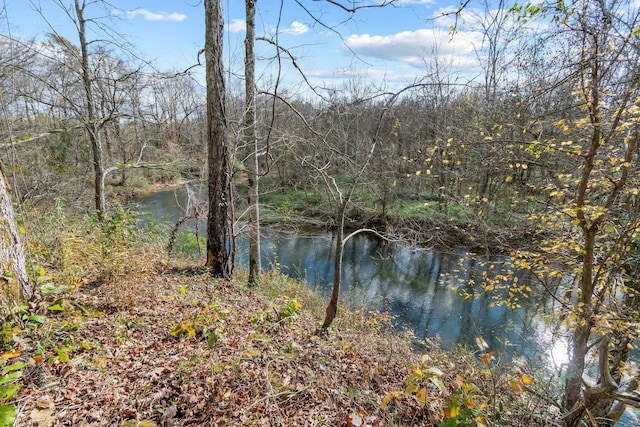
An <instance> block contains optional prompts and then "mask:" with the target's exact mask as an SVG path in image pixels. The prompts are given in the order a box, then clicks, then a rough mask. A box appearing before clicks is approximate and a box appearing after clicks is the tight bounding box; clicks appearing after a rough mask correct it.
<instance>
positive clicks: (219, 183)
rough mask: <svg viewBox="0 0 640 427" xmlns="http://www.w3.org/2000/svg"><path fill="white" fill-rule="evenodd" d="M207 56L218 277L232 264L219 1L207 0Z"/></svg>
mask: <svg viewBox="0 0 640 427" xmlns="http://www.w3.org/2000/svg"><path fill="white" fill-rule="evenodd" d="M204 9H205V58H206V74H207V76H206V81H207V148H208V155H207V160H208V170H209V183H208V196H209V213H208V217H207V261H206V266H207V267H208V268H209V270H210V271H211V274H212V275H213V276H215V277H220V278H228V277H230V275H231V272H230V266H229V249H228V246H227V245H228V244H229V235H230V230H229V218H228V217H227V211H228V207H229V188H228V185H229V184H228V181H229V179H228V177H229V171H228V169H227V168H228V166H227V162H228V159H227V150H228V147H227V136H226V134H225V131H226V127H227V118H226V115H225V84H224V82H225V80H224V69H223V64H222V36H223V29H224V16H223V15H222V6H221V4H220V0H205V1H204Z"/></svg>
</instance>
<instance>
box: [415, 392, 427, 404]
mask: <svg viewBox="0 0 640 427" xmlns="http://www.w3.org/2000/svg"><path fill="white" fill-rule="evenodd" d="M416 398H417V399H418V403H419V404H420V408H424V407H425V405H426V404H427V389H426V388H421V389H420V390H418V392H417V393H416Z"/></svg>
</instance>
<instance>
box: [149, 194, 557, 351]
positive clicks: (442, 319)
mask: <svg viewBox="0 0 640 427" xmlns="http://www.w3.org/2000/svg"><path fill="white" fill-rule="evenodd" d="M139 203H140V206H141V210H143V211H147V212H148V213H149V215H150V216H151V217H153V218H156V219H160V220H162V221H165V222H166V223H167V224H173V223H175V222H176V221H177V220H178V218H179V217H180V216H181V215H182V212H181V210H180V209H179V208H178V207H177V206H183V207H184V206H186V204H187V202H186V200H185V195H184V192H177V193H174V192H173V191H167V192H162V193H157V194H154V195H152V196H150V197H147V198H144V199H142V200H140V201H139ZM332 239H333V237H332V235H331V234H330V233H322V232H316V233H313V234H305V233H300V232H296V233H295V234H294V233H287V232H283V231H277V230H273V229H264V228H263V236H262V256H263V266H264V267H265V268H271V267H273V268H275V267H276V266H277V267H278V268H279V269H280V270H281V271H283V272H285V273H286V274H288V275H290V276H293V277H295V278H298V279H303V280H305V281H306V282H307V283H308V284H309V286H310V287H312V288H314V289H316V290H318V291H319V292H322V293H326V294H328V293H329V291H330V288H331V281H332V278H333V253H334V252H333V251H334V249H333V248H334V242H333V241H332ZM237 247H238V254H237V259H238V262H240V263H241V264H245V265H246V263H247V257H248V255H247V252H248V251H247V249H246V248H247V241H246V237H243V236H241V237H239V238H238V240H237ZM343 260H344V261H343V276H342V277H343V279H342V280H343V286H342V290H341V291H342V292H341V298H342V301H343V303H344V302H353V303H358V304H362V303H364V304H367V305H372V306H376V307H379V308H382V309H388V310H389V311H390V312H391V314H393V315H394V316H395V317H396V325H397V326H398V327H406V328H411V329H412V330H413V331H414V332H415V334H416V336H418V337H419V338H435V337H439V339H440V343H441V345H442V347H444V348H451V347H452V346H454V345H455V344H464V345H469V346H473V345H474V342H475V338H476V337H477V336H482V337H484V338H485V340H486V341H487V342H488V343H489V345H490V346H491V348H492V349H495V350H496V351H497V352H498V353H499V354H502V355H503V356H504V357H507V358H509V357H511V356H512V355H514V354H521V355H525V356H527V357H528V358H530V359H532V360H537V359H539V358H540V357H542V356H545V355H546V356H554V359H555V360H554V361H555V363H556V364H558V363H562V362H563V361H565V360H564V359H566V353H564V351H566V350H560V351H559V352H558V353H557V354H555V355H553V354H552V353H551V352H550V351H549V349H550V348H559V349H562V346H559V347H558V346H555V347H554V346H553V345H551V339H550V338H551V337H550V336H549V333H548V331H546V330H545V328H544V327H543V326H542V324H541V321H540V316H539V314H538V310H537V308H536V307H540V306H544V305H545V302H544V301H543V300H541V299H536V298H532V299H531V300H529V301H526V302H524V303H523V307H522V308H520V309H518V310H512V309H509V308H506V307H505V306H499V305H497V306H496V305H494V304H492V303H493V300H492V299H491V297H490V296H489V295H486V294H485V295H483V296H482V297H478V298H468V299H465V298H463V297H461V296H460V291H459V290H458V289H457V288H458V287H459V286H460V284H461V283H469V281H470V279H474V281H475V283H481V278H482V273H483V271H484V269H486V268H487V267H486V264H487V263H486V262H484V261H486V260H482V259H479V258H477V257H474V256H472V255H471V254H469V253H467V252H465V251H458V252H455V253H449V252H440V251H435V250H424V249H416V248H408V247H403V246H402V245H397V244H388V243H386V242H384V241H383V240H381V239H379V238H377V237H375V236H371V235H367V234H359V235H356V236H355V237H353V238H352V239H350V240H349V241H348V242H347V244H346V246H345V250H344V258H343ZM502 261H504V260H503V259H492V262H493V264H495V265H496V266H497V267H496V268H497V269H499V268H501V267H500V266H503V267H502V268H508V267H504V264H503V263H502ZM492 273H493V274H497V273H500V271H499V270H493V271H492ZM516 275H517V276H518V277H519V281H520V282H521V283H522V282H524V281H526V279H527V278H526V277H525V276H524V275H523V274H522V273H520V274H516ZM540 304H541V305H540ZM554 341H556V342H558V340H557V339H556V340H554Z"/></svg>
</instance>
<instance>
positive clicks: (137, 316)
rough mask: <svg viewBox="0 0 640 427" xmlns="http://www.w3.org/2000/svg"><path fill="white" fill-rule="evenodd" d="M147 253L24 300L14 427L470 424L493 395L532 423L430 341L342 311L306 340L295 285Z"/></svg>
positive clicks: (307, 321) (308, 310)
mask: <svg viewBox="0 0 640 427" xmlns="http://www.w3.org/2000/svg"><path fill="white" fill-rule="evenodd" d="M160 252H161V251H160V250H159V249H158V248H157V247H154V246H149V245H147V246H141V247H137V248H134V249H132V250H131V252H130V253H128V254H127V259H128V260H129V261H130V262H129V263H128V264H127V270H126V271H125V272H124V274H120V275H118V277H114V278H111V279H110V280H106V281H92V282H89V283H85V284H84V285H83V286H81V287H79V288H77V289H75V290H74V291H69V290H66V291H65V292H64V293H59V294H55V293H53V294H52V295H49V296H47V297H46V298H44V300H43V301H40V302H39V303H37V304H32V306H31V308H30V312H29V313H28V314H25V316H23V319H25V320H24V323H23V327H22V329H21V330H16V329H15V328H14V338H13V339H14V349H13V351H9V352H6V353H5V354H4V355H3V357H4V358H7V359H10V360H11V361H12V362H13V361H23V362H25V363H26V366H25V367H24V368H23V369H22V377H21V379H20V381H21V384H22V388H21V390H20V392H19V393H18V394H17V396H16V398H15V400H14V404H15V406H16V409H17V411H18V419H17V422H16V424H15V425H19V426H39V427H50V426H74V427H76V426H78V427H80V426H122V427H133V426H139V427H143V426H144V427H153V426H235V425H259V426H312V425H318V426H320V425H322V426H392V425H437V424H440V423H443V422H445V421H446V419H447V418H446V417H445V414H447V415H453V416H454V418H450V420H454V419H456V420H457V419H460V420H462V419H463V418H461V417H463V416H464V417H466V418H465V419H466V420H467V421H469V422H474V424H473V425H476V424H475V421H473V420H478V422H481V421H482V420H483V419H484V418H483V416H484V415H483V412H482V411H483V409H482V408H486V407H487V403H488V402H489V401H490V400H491V399H492V397H491V396H493V400H491V402H493V405H494V406H495V404H496V402H497V400H496V399H495V396H496V393H499V394H500V396H501V399H502V400H501V401H500V408H501V409H500V410H501V414H500V415H501V417H503V419H512V420H514V421H515V420H516V419H518V418H520V415H521V414H520V415H518V414H516V413H515V412H518V413H521V412H522V411H523V408H524V411H525V412H527V413H528V414H531V411H532V408H531V407H530V404H522V401H520V402H518V397H517V396H516V397H514V396H515V395H514V393H513V389H512V388H510V387H508V386H506V384H507V382H506V381H502V382H501V384H502V385H501V386H500V385H498V386H496V383H497V382H496V381H495V380H496V378H497V377H495V375H496V373H497V372H498V371H499V370H493V371H491V369H486V368H487V366H484V368H483V365H482V364H481V363H477V362H478V361H479V358H478V357H477V356H476V355H473V354H471V353H467V352H464V351H462V350H460V352H456V353H455V354H454V355H451V354H447V353H445V352H442V351H440V350H439V348H438V346H437V344H435V343H425V342H423V343H422V344H423V346H424V345H427V346H428V348H425V347H423V351H426V353H424V354H421V353H420V352H418V351H417V349H416V347H415V340H414V338H413V337H412V336H411V335H409V334H406V333H398V332H397V331H393V330H392V326H391V323H392V322H391V319H390V317H389V315H388V313H380V312H378V311H376V310H365V309H360V310H358V309H355V308H354V309H348V308H345V309H341V310H340V311H339V312H338V318H337V319H336V321H335V323H334V326H332V328H331V329H330V330H329V331H328V333H326V334H318V333H317V328H318V325H319V324H320V321H321V319H322V314H323V313H322V310H323V308H322V306H323V301H322V299H320V298H319V297H318V296H317V295H314V294H312V293H311V292H310V291H309V290H308V289H307V288H306V287H305V286H303V285H300V284H299V283H296V282H294V281H293V280H291V279H289V278H287V277H285V276H282V275H279V274H276V273H266V274H265V275H264V280H263V282H264V284H261V285H260V286H259V287H257V288H253V289H249V288H247V287H246V286H244V285H243V284H242V282H241V279H239V281H238V282H237V283H235V282H228V281H218V280H214V279H212V278H211V277H210V276H209V275H208V274H207V273H206V272H205V271H202V269H199V268H193V267H188V266H181V265H180V264H179V263H177V262H171V261H168V260H167V259H166V258H165V257H163V256H161V255H159V253H160ZM38 314H40V315H44V316H45V317H46V320H45V321H43V322H40V321H39V322H35V323H34V322H31V323H29V322H28V321H27V320H26V319H28V318H29V316H30V315H33V316H35V315H38ZM492 372H493V373H492ZM491 381H493V383H494V384H493V385H491V386H489V384H490V383H491ZM410 385H413V386H415V387H413V388H409V389H407V387H408V386H410ZM483 390H484V391H483ZM503 403H504V406H503ZM452 408H453V409H452ZM456 408H457V409H456ZM474 408H475V409H474ZM515 408H519V409H515ZM465 410H466V411H467V413H466V415H465V412H464V411H465ZM452 411H453V412H452ZM514 411H515V412H514ZM534 412H535V411H534ZM448 425H462V424H448ZM465 425H466V424H465ZM469 425H471V424H469ZM512 425H529V424H527V423H519V422H514V423H513V424H512Z"/></svg>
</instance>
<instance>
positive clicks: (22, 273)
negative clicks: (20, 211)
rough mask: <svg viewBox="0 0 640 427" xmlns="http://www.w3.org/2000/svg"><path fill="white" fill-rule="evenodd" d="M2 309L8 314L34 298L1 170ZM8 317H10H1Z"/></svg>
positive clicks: (0, 169) (0, 264) (0, 280)
mask: <svg viewBox="0 0 640 427" xmlns="http://www.w3.org/2000/svg"><path fill="white" fill-rule="evenodd" d="M0 283H2V292H1V296H2V300H1V301H0V306H2V307H3V310H7V309H9V308H10V307H11V305H12V304H15V303H17V302H18V301H20V300H21V299H23V298H31V297H32V296H34V289H33V287H32V286H31V283H29V279H28V278H27V269H26V266H25V261H24V252H23V250H22V243H21V242H20V233H19V232H18V226H17V224H16V218H15V215H14V212H13V206H12V205H11V198H10V197H9V192H8V191H7V186H6V183H5V180H4V173H3V172H2V167H1V166H0ZM2 314H3V315H7V314H9V313H2Z"/></svg>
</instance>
